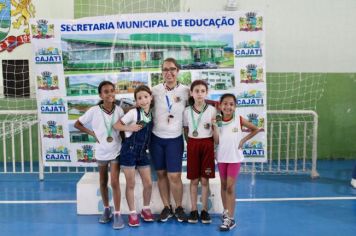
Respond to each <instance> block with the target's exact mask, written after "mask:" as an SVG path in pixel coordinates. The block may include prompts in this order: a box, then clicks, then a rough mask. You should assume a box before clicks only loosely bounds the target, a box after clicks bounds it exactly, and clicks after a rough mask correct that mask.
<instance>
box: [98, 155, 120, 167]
mask: <svg viewBox="0 0 356 236" xmlns="http://www.w3.org/2000/svg"><path fill="white" fill-rule="evenodd" d="M96 163H97V164H98V166H108V165H109V164H115V163H119V156H117V157H116V158H115V159H112V160H108V161H101V160H96Z"/></svg>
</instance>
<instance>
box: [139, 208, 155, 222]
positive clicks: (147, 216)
mask: <svg viewBox="0 0 356 236" xmlns="http://www.w3.org/2000/svg"><path fill="white" fill-rule="evenodd" d="M141 217H142V219H143V220H144V221H146V222H153V221H154V220H155V217H154V216H153V215H152V213H151V210H150V209H142V211H141Z"/></svg>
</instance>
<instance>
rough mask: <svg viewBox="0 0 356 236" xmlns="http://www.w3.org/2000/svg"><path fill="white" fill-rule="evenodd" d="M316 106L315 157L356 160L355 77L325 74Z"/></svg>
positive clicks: (355, 74) (353, 74)
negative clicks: (317, 127) (317, 118)
mask: <svg viewBox="0 0 356 236" xmlns="http://www.w3.org/2000/svg"><path fill="white" fill-rule="evenodd" d="M326 79H327V84H326V87H325V94H324V96H323V97H322V98H321V99H320V100H319V102H318V104H317V112H318V115H319V132H318V135H319V138H318V156H319V157H323V158H340V157H342V158H356V73H352V74H350V73H347V74H327V75H326Z"/></svg>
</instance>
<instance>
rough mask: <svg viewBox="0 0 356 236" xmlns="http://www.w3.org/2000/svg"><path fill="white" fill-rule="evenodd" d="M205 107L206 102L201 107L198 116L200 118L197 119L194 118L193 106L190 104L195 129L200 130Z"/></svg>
mask: <svg viewBox="0 0 356 236" xmlns="http://www.w3.org/2000/svg"><path fill="white" fill-rule="evenodd" d="M204 107H205V104H204V105H203V106H202V107H201V109H200V113H199V116H198V120H197V121H196V120H195V119H194V115H193V106H190V115H191V117H192V122H193V129H194V130H196V131H197V130H198V126H199V123H200V120H201V116H202V115H203V110H204Z"/></svg>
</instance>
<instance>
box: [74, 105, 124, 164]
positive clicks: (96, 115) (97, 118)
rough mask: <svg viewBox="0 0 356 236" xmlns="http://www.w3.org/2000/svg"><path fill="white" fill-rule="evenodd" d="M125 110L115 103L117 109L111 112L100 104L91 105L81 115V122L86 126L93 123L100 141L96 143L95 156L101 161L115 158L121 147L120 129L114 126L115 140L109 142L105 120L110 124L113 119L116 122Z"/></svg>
mask: <svg viewBox="0 0 356 236" xmlns="http://www.w3.org/2000/svg"><path fill="white" fill-rule="evenodd" d="M123 115H124V111H123V110H122V109H121V108H120V107H119V106H116V105H115V109H114V110H113V111H112V112H111V113H107V112H106V111H105V110H103V109H101V108H100V106H99V105H96V106H93V107H91V108H90V109H89V110H88V111H86V112H85V114H84V115H82V116H81V117H79V122H80V123H82V124H83V125H84V126H85V125H86V124H91V127H92V128H93V131H94V133H95V135H96V137H97V138H98V140H99V143H95V158H96V159H97V160H100V161H109V160H113V159H115V158H116V157H117V156H118V155H119V154H120V149H121V137H120V133H119V131H116V130H115V129H114V128H112V133H111V137H112V138H113V141H112V142H111V143H109V142H108V141H107V140H106V139H107V137H108V133H107V130H106V126H105V121H104V119H106V123H107V124H108V125H110V123H111V119H114V120H113V124H115V123H116V122H117V121H118V120H119V119H120V118H121V117H122V116H123Z"/></svg>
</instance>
